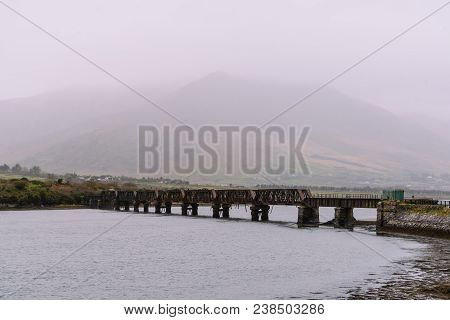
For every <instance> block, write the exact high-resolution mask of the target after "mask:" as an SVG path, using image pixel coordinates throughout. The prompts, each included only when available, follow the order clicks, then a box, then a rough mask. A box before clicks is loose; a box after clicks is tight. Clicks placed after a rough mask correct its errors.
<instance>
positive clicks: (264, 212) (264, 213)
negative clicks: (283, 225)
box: [260, 205, 270, 221]
mask: <svg viewBox="0 0 450 320" xmlns="http://www.w3.org/2000/svg"><path fill="white" fill-rule="evenodd" d="M260 209H261V221H269V210H270V206H268V205H262V206H261V207H260Z"/></svg>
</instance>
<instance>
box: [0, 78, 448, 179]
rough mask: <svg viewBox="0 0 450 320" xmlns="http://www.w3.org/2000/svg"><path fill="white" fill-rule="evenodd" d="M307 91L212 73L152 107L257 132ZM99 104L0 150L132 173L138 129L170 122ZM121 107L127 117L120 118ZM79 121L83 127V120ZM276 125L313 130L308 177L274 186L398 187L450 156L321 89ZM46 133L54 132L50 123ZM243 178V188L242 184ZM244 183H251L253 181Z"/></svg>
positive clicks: (419, 135) (387, 118) (125, 100)
mask: <svg viewBox="0 0 450 320" xmlns="http://www.w3.org/2000/svg"><path fill="white" fill-rule="evenodd" d="M312 89H314V86H293V85H284V84H272V83H264V82H260V81H256V80H251V79H242V78H239V77H234V76H230V75H227V74H223V73H214V74H211V75H208V76H206V77H204V78H202V79H199V80H197V81H194V82H192V83H190V84H188V85H186V86H184V87H183V88H180V89H179V90H177V91H174V92H172V93H171V94H170V95H167V96H166V97H163V98H161V99H159V104H160V105H161V106H163V107H164V108H165V109H166V110H167V111H168V112H170V113H172V114H173V115H175V116H176V117H177V118H179V119H181V120H182V121H183V122H184V123H187V124H189V125H193V126H199V125H202V124H212V125H218V124H239V125H244V124H256V125H260V124H263V123H265V122H267V121H268V120H270V119H272V118H273V117H274V116H276V115H277V114H279V113H280V112H282V111H283V110H285V109H286V108H287V107H289V106H291V105H292V104H294V103H295V102H296V101H298V99H299V98H301V97H302V96H303V95H305V94H307V93H308V92H310V91H311V90H312ZM81 95H82V93H81ZM102 99H103V98H102V97H95V98H92V100H91V101H85V102H84V104H83V108H84V110H82V111H81V112H87V113H89V110H90V108H92V105H95V106H98V109H99V113H98V114H96V113H95V112H92V113H91V115H92V117H91V118H90V120H89V119H88V120H84V121H83V123H82V125H81V124H79V122H78V124H77V123H76V122H75V121H66V122H62V123H61V126H63V125H65V126H66V129H61V127H58V128H53V127H52V128H51V129H52V130H53V133H51V132H49V131H48V130H47V131H46V130H42V131H40V130H39V127H38V126H34V127H33V129H32V130H36V137H38V139H37V140H38V142H36V139H34V140H33V139H30V140H28V141H25V142H23V143H19V144H16V145H15V146H14V147H12V148H11V147H10V148H4V147H3V149H2V150H5V152H8V154H20V153H21V156H20V159H19V157H17V158H16V159H17V160H21V161H22V162H24V163H25V164H28V165H31V164H35V163H36V164H39V165H41V166H42V167H43V168H44V169H47V170H49V171H54V170H57V171H59V172H65V171H76V172H80V173H113V174H133V175H134V174H136V171H137V170H136V162H137V161H136V155H137V150H136V149H137V148H136V145H137V141H136V140H137V139H136V137H137V125H138V124H155V125H160V124H176V123H177V122H176V121H175V120H174V119H172V118H171V117H169V116H168V115H166V114H164V113H162V112H160V111H159V110H157V109H155V108H154V107H153V106H151V105H149V104H148V103H146V102H145V101H143V100H142V99H139V98H137V97H134V96H133V97H130V96H123V95H118V94H116V93H115V92H111V93H109V94H108V99H107V100H106V101H105V100H102ZM5 103H6V102H3V104H5ZM47 103H48V104H49V105H60V104H64V101H61V100H59V99H56V98H55V99H54V100H52V99H51V97H48V100H47ZM80 103H81V102H80ZM111 106H114V107H111ZM124 106H125V107H126V108H125V109H121V108H123V107H124ZM81 109H82V108H81ZM76 110H79V109H76ZM121 110H125V111H121ZM77 117H79V118H80V119H84V118H83V115H82V114H80V113H77ZM75 118H76V117H75ZM38 119H39V117H38ZM71 119H72V120H73V118H71ZM40 120H41V119H39V121H40ZM16 121H17V120H16ZM78 121H80V120H78ZM68 123H69V124H68ZM273 123H275V124H278V125H282V126H287V125H288V124H290V125H296V126H299V127H302V126H305V125H308V126H311V127H312V132H311V135H310V138H309V140H308V142H307V145H306V148H305V153H306V155H307V158H308V160H309V162H310V164H311V167H312V168H313V176H312V177H302V176H300V177H297V176H295V177H290V176H283V177H278V178H280V179H282V181H281V182H283V181H290V182H292V181H294V182H295V181H297V183H301V181H307V182H311V183H314V182H316V181H320V183H324V184H325V183H326V182H327V181H333V183H335V182H339V181H340V180H343V179H345V181H342V183H345V182H349V181H352V182H358V181H364V180H365V179H366V178H370V179H371V180H373V181H375V180H377V179H378V180H380V181H402V183H403V182H404V181H406V182H407V181H408V177H409V176H411V175H416V174H422V173H423V174H428V173H434V174H440V173H449V171H450V169H449V167H448V163H449V162H450V150H448V148H442V146H443V145H446V141H445V140H444V139H441V138H440V137H439V136H438V135H436V134H435V133H433V132H431V131H428V130H426V129H423V128H421V127H419V126H418V125H417V124H416V123H414V122H411V121H410V120H409V119H403V118H400V117H398V116H396V115H394V114H392V113H390V112H388V111H386V110H385V109H382V108H380V107H377V106H374V105H371V104H369V103H367V102H365V101H360V100H357V99H354V98H351V97H348V96H346V95H343V94H341V93H339V92H337V91H335V90H333V89H331V88H326V89H324V90H322V91H321V92H320V93H318V94H316V95H314V96H313V97H312V98H311V99H309V100H307V101H305V102H304V103H302V104H301V105H299V106H297V107H295V108H293V109H292V110H290V111H289V112H287V113H286V114H284V115H283V116H281V117H279V118H277V119H276V120H275V121H273ZM16 124H17V123H16ZM47 125H48V126H51V123H47ZM56 129H59V131H57V132H58V134H55V133H54V132H56ZM30 130H31V129H30ZM49 136H50V137H53V138H52V139H55V138H54V137H55V136H57V137H58V139H56V140H57V141H52V140H48V139H44V138H42V137H49ZM33 141H34V142H33ZM25 143H28V144H33V145H37V146H38V148H37V149H38V150H36V148H34V149H30V150H27V149H25V148H24V147H23V146H24V145H25ZM0 148H2V147H1V146H0ZM14 149H15V150H20V152H15V151H14ZM14 152H15V153H14ZM194 178H196V179H198V180H201V179H209V180H214V182H221V181H225V180H226V179H224V178H223V177H207V178H205V177H198V176H194ZM240 179H241V180H242V179H244V180H245V178H243V177H240ZM327 179H328V180H327ZM249 180H251V181H253V180H252V178H249ZM378 180H377V181H378ZM258 181H259V182H261V181H260V180H258Z"/></svg>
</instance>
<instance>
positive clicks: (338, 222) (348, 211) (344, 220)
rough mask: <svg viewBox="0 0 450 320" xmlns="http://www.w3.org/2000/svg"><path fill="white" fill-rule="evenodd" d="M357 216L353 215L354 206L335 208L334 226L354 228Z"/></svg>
mask: <svg viewBox="0 0 450 320" xmlns="http://www.w3.org/2000/svg"><path fill="white" fill-rule="evenodd" d="M354 226H355V218H354V217H353V208H335V209H334V227H335V228H342V229H350V230H353V227H354Z"/></svg>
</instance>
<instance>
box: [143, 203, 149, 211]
mask: <svg viewBox="0 0 450 320" xmlns="http://www.w3.org/2000/svg"><path fill="white" fill-rule="evenodd" d="M148 207H149V204H148V203H144V213H148Z"/></svg>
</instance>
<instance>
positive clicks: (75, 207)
mask: <svg viewBox="0 0 450 320" xmlns="http://www.w3.org/2000/svg"><path fill="white" fill-rule="evenodd" d="M81 209H89V207H88V206H84V205H81V204H74V205H57V206H50V207H36V206H31V207H0V212H2V211H43V210H81Z"/></svg>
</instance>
